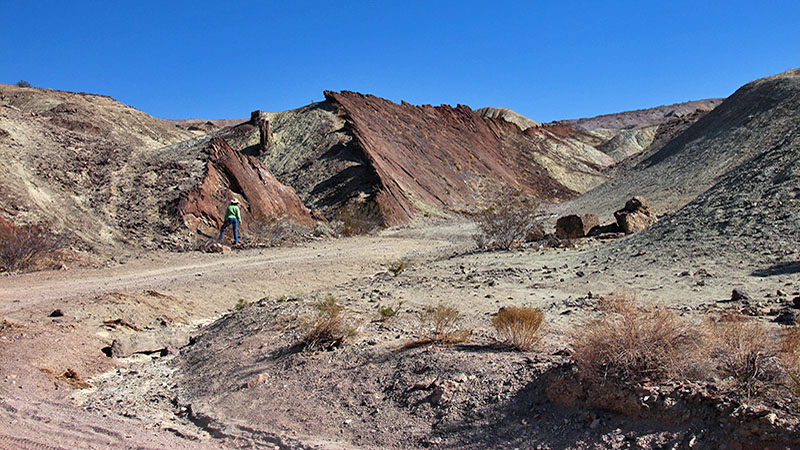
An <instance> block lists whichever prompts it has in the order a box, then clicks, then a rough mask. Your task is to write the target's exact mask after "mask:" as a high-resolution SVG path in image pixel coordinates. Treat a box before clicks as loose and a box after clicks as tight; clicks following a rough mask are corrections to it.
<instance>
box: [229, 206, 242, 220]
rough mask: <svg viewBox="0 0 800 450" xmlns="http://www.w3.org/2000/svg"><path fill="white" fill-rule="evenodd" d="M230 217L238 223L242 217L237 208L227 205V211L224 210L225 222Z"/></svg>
mask: <svg viewBox="0 0 800 450" xmlns="http://www.w3.org/2000/svg"><path fill="white" fill-rule="evenodd" d="M231 217H233V218H235V219H236V220H238V221H239V222H241V221H242V215H241V213H239V207H238V206H236V205H229V206H228V209H226V210H225V220H228V219H230V218H231Z"/></svg>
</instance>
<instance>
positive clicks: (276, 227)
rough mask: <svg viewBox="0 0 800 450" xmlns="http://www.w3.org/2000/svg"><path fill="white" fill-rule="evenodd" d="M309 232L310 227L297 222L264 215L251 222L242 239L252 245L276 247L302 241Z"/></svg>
mask: <svg viewBox="0 0 800 450" xmlns="http://www.w3.org/2000/svg"><path fill="white" fill-rule="evenodd" d="M309 232H310V230H309V229H307V228H306V227H304V226H303V225H301V224H298V223H295V222H291V221H288V220H278V219H274V218H272V219H268V218H263V217H262V218H257V219H254V220H253V221H252V222H251V223H250V224H249V227H248V233H247V236H242V240H246V242H247V243H248V244H251V245H256V246H270V247H274V246H278V245H283V244H288V243H292V242H299V241H302V240H303V239H304V238H305V235H306V234H308V233H309Z"/></svg>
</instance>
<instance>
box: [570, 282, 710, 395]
mask: <svg viewBox="0 0 800 450" xmlns="http://www.w3.org/2000/svg"><path fill="white" fill-rule="evenodd" d="M600 308H601V317H600V318H598V319H595V320H591V321H588V322H586V323H584V324H582V325H581V326H580V329H579V330H578V332H577V336H576V338H575V341H574V349H575V351H574V354H573V357H574V360H575V362H576V364H577V366H578V369H579V371H580V373H581V375H582V376H583V377H584V378H586V379H588V380H591V381H595V382H605V381H607V380H613V381H616V382H623V383H625V382H636V381H640V380H642V379H645V378H647V379H651V380H657V381H665V380H674V379H682V378H686V377H689V376H697V375H699V374H698V373H697V371H699V370H702V368H703V367H704V365H703V364H702V361H703V360H704V356H705V351H706V348H705V346H704V345H703V344H704V342H703V334H702V332H701V331H700V330H699V329H698V327H697V326H696V325H695V324H692V323H690V322H689V321H687V320H685V319H684V318H682V317H680V316H678V315H677V314H675V313H673V312H671V311H668V310H666V309H664V308H654V307H644V306H641V305H639V304H638V303H637V302H636V301H635V299H634V298H630V297H626V296H622V295H618V296H611V297H610V298H607V299H606V300H605V301H604V302H601V303H600Z"/></svg>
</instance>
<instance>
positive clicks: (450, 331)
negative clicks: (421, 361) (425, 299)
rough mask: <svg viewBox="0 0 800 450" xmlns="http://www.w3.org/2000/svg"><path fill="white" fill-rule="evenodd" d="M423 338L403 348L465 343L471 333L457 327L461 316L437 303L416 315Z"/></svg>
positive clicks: (447, 306)
mask: <svg viewBox="0 0 800 450" xmlns="http://www.w3.org/2000/svg"><path fill="white" fill-rule="evenodd" d="M417 317H418V319H419V323H420V328H421V329H422V334H423V338H422V339H419V340H417V341H412V342H409V343H408V344H406V345H405V347H415V346H419V345H424V344H431V343H435V344H458V343H460V342H466V341H468V340H469V338H470V336H472V331H471V330H468V329H462V328H460V327H459V325H460V324H461V321H462V319H463V316H462V314H461V313H460V312H459V311H458V310H457V309H456V308H454V307H452V306H449V305H445V304H443V303H439V304H438V305H436V306H426V307H424V308H423V309H422V311H420V312H419V313H417Z"/></svg>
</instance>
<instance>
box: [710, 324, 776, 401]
mask: <svg viewBox="0 0 800 450" xmlns="http://www.w3.org/2000/svg"><path fill="white" fill-rule="evenodd" d="M707 331H708V337H709V341H710V342H709V343H710V346H711V358H712V359H713V361H714V362H715V364H716V370H717V372H718V373H719V375H720V376H721V377H722V378H724V379H733V380H735V381H736V383H737V386H738V387H739V388H740V389H741V390H742V391H743V392H745V393H746V394H747V395H752V394H754V393H756V392H757V391H758V390H760V389H761V388H763V387H764V386H766V385H771V384H774V383H777V382H779V381H780V380H781V378H782V377H783V374H784V372H783V370H782V369H781V366H780V361H779V359H778V352H779V350H780V349H779V346H778V343H777V342H776V341H775V340H774V339H772V338H771V336H770V333H769V330H768V329H767V327H766V325H764V324H762V323H760V322H756V321H753V320H749V319H748V318H747V317H744V316H742V315H741V314H738V313H736V314H726V315H722V316H721V317H719V318H717V319H716V320H713V321H709V323H708V330H707Z"/></svg>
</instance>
